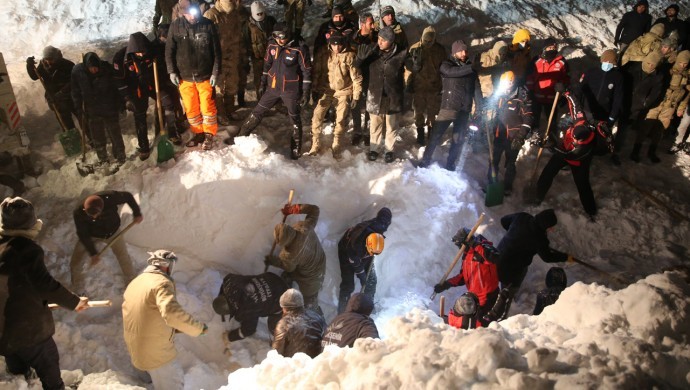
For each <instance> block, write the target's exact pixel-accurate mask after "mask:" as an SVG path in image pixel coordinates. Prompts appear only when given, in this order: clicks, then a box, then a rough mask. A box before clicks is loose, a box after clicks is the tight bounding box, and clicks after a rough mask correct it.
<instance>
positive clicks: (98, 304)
mask: <svg viewBox="0 0 690 390" xmlns="http://www.w3.org/2000/svg"><path fill="white" fill-rule="evenodd" d="M86 304H87V305H88V306H89V307H110V306H112V305H113V302H112V301H111V300H110V299H106V300H104V301H88V302H87V303H86ZM59 307H60V305H58V304H57V303H49V304H48V308H49V309H51V310H52V309H57V308H59Z"/></svg>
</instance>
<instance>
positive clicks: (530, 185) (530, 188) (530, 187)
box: [522, 92, 561, 202]
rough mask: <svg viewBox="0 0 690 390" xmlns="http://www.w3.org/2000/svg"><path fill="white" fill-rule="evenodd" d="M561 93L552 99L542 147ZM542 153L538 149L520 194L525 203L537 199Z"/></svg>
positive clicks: (547, 136)
mask: <svg viewBox="0 0 690 390" xmlns="http://www.w3.org/2000/svg"><path fill="white" fill-rule="evenodd" d="M560 95H561V93H560V92H556V97H554V98H553V105H551V114H549V123H548V124H547V125H546V133H544V139H542V140H541V141H542V142H541V143H542V145H543V144H544V143H545V142H546V140H548V139H549V131H550V130H551V120H552V119H553V113H554V112H555V111H556V105H557V104H558V98H559V97H560ZM543 151H544V146H540V147H539V152H537V161H535V162H534V170H533V171H532V176H530V179H529V181H528V182H527V185H526V186H525V190H524V192H523V194H522V199H523V200H526V201H528V202H529V201H534V199H535V198H536V197H537V171H538V170H539V159H540V158H541V152H543Z"/></svg>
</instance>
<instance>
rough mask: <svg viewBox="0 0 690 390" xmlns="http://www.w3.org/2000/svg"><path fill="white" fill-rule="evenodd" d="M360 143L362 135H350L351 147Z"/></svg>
mask: <svg viewBox="0 0 690 390" xmlns="http://www.w3.org/2000/svg"><path fill="white" fill-rule="evenodd" d="M360 142H362V134H352V146H357V145H359V143H360Z"/></svg>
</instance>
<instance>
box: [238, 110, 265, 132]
mask: <svg viewBox="0 0 690 390" xmlns="http://www.w3.org/2000/svg"><path fill="white" fill-rule="evenodd" d="M259 123H261V119H259V118H257V117H255V116H254V114H253V113H252V114H250V115H249V118H247V120H246V121H244V123H243V124H242V126H241V127H240V132H239V133H238V134H237V135H239V136H241V137H244V136H247V135H249V134H251V133H252V131H254V129H256V126H258V125H259Z"/></svg>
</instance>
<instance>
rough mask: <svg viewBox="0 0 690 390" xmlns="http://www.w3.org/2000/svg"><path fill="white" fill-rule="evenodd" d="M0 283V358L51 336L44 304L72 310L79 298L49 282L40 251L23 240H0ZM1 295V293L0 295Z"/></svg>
mask: <svg viewBox="0 0 690 390" xmlns="http://www.w3.org/2000/svg"><path fill="white" fill-rule="evenodd" d="M0 248H2V249H1V250H0V280H3V279H4V280H5V281H6V283H7V286H6V287H7V296H5V297H2V296H0V299H3V298H6V300H5V302H4V303H5V305H4V306H5V307H4V310H3V311H2V312H0V321H1V322H2V324H3V327H2V331H1V332H0V333H1V336H2V337H0V355H3V356H8V355H11V354H13V353H15V352H17V351H19V350H22V349H24V348H29V347H33V346H34V345H37V344H39V343H41V342H43V341H45V340H47V339H48V338H50V337H51V336H52V335H53V333H55V324H54V322H53V314H52V313H51V312H50V309H49V308H48V303H57V304H58V305H60V306H62V307H64V308H67V309H70V310H74V309H75V308H76V307H77V305H78V304H79V297H78V296H76V295H74V294H72V293H71V292H70V291H69V290H67V289H66V288H65V287H63V286H62V285H61V284H60V283H59V282H58V281H57V280H55V279H53V277H52V276H51V275H50V273H49V272H48V270H47V269H46V266H45V263H44V262H43V249H42V248H41V247H40V246H39V245H38V244H36V243H35V242H34V241H33V240H30V239H28V238H26V237H8V236H3V237H1V238H0ZM2 295H4V294H2Z"/></svg>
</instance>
